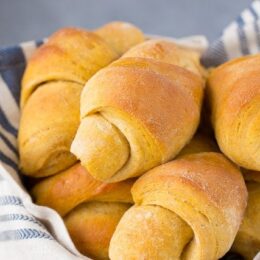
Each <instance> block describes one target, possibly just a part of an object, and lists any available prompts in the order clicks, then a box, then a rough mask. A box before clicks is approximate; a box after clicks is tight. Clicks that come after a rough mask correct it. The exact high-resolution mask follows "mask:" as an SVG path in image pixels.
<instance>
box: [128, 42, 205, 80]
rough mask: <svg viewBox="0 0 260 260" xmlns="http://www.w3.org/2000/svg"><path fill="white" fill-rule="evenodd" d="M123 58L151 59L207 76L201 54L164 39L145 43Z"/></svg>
mask: <svg viewBox="0 0 260 260" xmlns="http://www.w3.org/2000/svg"><path fill="white" fill-rule="evenodd" d="M123 57H139V58H150V59H155V60H159V61H162V62H166V63H170V64H174V65H177V66H179V67H182V68H185V69H187V70H189V71H191V72H193V73H195V74H197V75H199V76H204V75H205V73H206V72H205V69H204V68H203V67H202V66H201V64H200V54H199V53H198V52H196V51H193V50H191V49H188V48H185V47H182V46H179V45H176V43H173V42H170V41H166V40H163V39H155V40H149V41H145V42H143V43H140V44H138V45H137V46H135V47H133V48H131V49H130V50H129V51H127V52H126V53H125V54H124V55H123Z"/></svg>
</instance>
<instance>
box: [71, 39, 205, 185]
mask: <svg viewBox="0 0 260 260" xmlns="http://www.w3.org/2000/svg"><path fill="white" fill-rule="evenodd" d="M161 42H162V43H163V42H164V41H161ZM161 42H159V43H158V42H155V43H153V45H154V49H153V48H151V43H150V42H149V41H147V42H146V43H145V44H142V45H141V47H139V46H137V47H136V48H138V49H137V50H138V51H137V54H136V55H137V56H138V53H139V52H141V50H142V49H143V51H145V50H146V48H147V53H146V55H145V57H144V58H142V57H141V58H138V57H128V56H132V55H131V53H133V56H135V51H134V49H132V50H130V54H129V55H128V54H126V55H125V56H126V57H123V58H121V59H119V60H117V61H116V62H113V63H112V64H111V65H110V66H108V67H107V68H105V69H103V70H100V71H99V72H98V73H96V74H95V75H94V76H93V77H92V78H91V80H89V81H88V82H87V84H86V86H85V88H84V90H83V92H82V95H81V105H80V106H81V108H80V113H81V123H80V126H79V128H78V130H77V134H76V136H75V138H74V140H73V143H72V146H71V152H72V153H73V154H75V155H76V156H77V158H78V159H79V160H80V161H81V163H82V165H83V166H84V167H85V168H86V169H88V171H89V173H90V174H91V175H93V176H94V178H96V179H99V180H102V181H105V182H117V181H121V180H124V179H127V178H130V177H135V176H139V175H141V174H143V173H144V172H145V171H147V170H149V169H150V168H152V167H155V166H157V165H159V164H161V163H163V162H166V161H169V160H170V159H172V158H174V157H175V156H176V155H177V154H178V152H179V151H180V150H181V149H182V148H183V146H184V145H185V144H186V143H188V142H189V141H190V139H191V138H192V136H193V134H194V133H195V131H196V129H197V126H198V123H199V118H200V109H201V103H202V97H203V87H204V81H203V79H202V76H200V75H198V74H195V73H193V72H192V70H189V69H187V67H185V68H182V67H180V66H176V65H174V63H175V60H176V58H175V56H178V55H177V54H176V55H172V57H174V58H173V59H172V60H171V61H172V64H170V61H169V62H164V59H165V58H164V56H165V55H163V56H162V61H161V60H160V56H158V57H157V56H156V55H155V54H154V52H156V50H157V49H158V46H161V48H162V50H163V51H165V52H166V53H171V52H178V47H176V45H174V44H173V43H166V44H162V43H161ZM169 45H171V46H172V48H170V47H169ZM159 51H160V53H161V49H160V48H159ZM182 51H183V50H181V52H182ZM149 53H151V55H150V57H149V58H148V56H149ZM185 59H187V57H186V56H185ZM177 60H178V59H177ZM176 63H177V65H181V64H180V62H179V60H178V62H176ZM190 63H192V61H190ZM185 64H186V62H185ZM194 67H196V66H195V65H194Z"/></svg>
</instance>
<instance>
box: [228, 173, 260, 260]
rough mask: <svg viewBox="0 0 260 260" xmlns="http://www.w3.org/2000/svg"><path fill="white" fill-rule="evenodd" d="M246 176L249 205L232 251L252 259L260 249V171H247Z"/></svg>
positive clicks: (248, 259) (249, 259)
mask: <svg viewBox="0 0 260 260" xmlns="http://www.w3.org/2000/svg"><path fill="white" fill-rule="evenodd" d="M244 176H245V178H246V181H247V182H246V185H247V189H248V205H247V209H246V213H245V216H244V219H243V222H242V224H241V226H240V228H239V231H238V233H237V236H236V239H235V241H234V244H233V246H232V251H235V252H237V253H239V254H241V255H243V256H244V257H245V259H247V260H251V259H253V258H254V257H255V256H256V255H257V253H258V252H259V251H260V173H259V172H247V173H245V174H244Z"/></svg>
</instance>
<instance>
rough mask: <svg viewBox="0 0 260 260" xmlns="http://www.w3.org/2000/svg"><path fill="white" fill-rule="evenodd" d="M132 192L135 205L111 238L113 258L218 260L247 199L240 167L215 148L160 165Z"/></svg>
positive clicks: (237, 227) (232, 238)
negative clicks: (214, 149) (214, 151)
mask: <svg viewBox="0 0 260 260" xmlns="http://www.w3.org/2000/svg"><path fill="white" fill-rule="evenodd" d="M220 180H221V185H219V182H220ZM131 192H132V195H133V199H134V202H135V205H134V206H133V207H131V208H130V209H129V210H128V211H126V213H125V214H124V216H123V217H122V218H121V220H120V221H119V224H118V226H117V228H116V231H115V233H114V234H113V236H112V239H111V242H110V247H109V257H110V259H112V260H116V259H140V258H142V259H194V260H197V259H200V260H209V259H212V260H213V259H219V258H221V257H222V256H223V255H224V254H225V253H226V252H227V251H228V250H229V249H230V247H231V245H232V243H233V241H234V239H235V236H236V233H237V231H238V229H239V225H240V223H241V221H242V218H243V214H244V211H245V208H246V203H247V190H246V186H245V183H244V180H243V177H242V174H241V173H240V172H239V170H238V168H237V167H236V166H235V165H233V164H232V163H231V162H230V161H229V160H227V159H226V158H225V157H224V156H223V155H221V154H220V153H212V152H210V153H197V154H190V155H185V156H183V157H181V158H179V159H176V160H174V161H172V162H169V163H167V164H164V165H161V166H158V167H156V168H154V169H152V170H150V171H149V172H147V173H146V174H144V175H143V176H142V177H140V178H139V179H138V180H137V181H136V183H135V184H134V186H133V188H132V191H131ZM132 245H134V246H132ZM173 249H174V250H173Z"/></svg>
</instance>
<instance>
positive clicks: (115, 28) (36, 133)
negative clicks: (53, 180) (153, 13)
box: [18, 22, 144, 177]
mask: <svg viewBox="0 0 260 260" xmlns="http://www.w3.org/2000/svg"><path fill="white" fill-rule="evenodd" d="M102 36H104V38H102ZM110 37H112V38H113V40H110ZM128 38H131V41H127V39H128ZM143 40H144V37H143V34H142V33H141V31H140V30H139V29H138V28H136V27H134V26H133V25H130V24H125V23H120V22H116V23H110V24H107V25H105V27H104V28H100V29H98V32H97V33H95V32H88V31H86V30H83V29H77V28H65V29H61V30H59V31H58V32H56V33H54V34H53V35H52V36H51V37H50V38H49V39H48V41H47V43H45V44H44V45H43V46H41V47H40V48H39V49H38V50H36V52H35V53H34V55H33V57H32V58H31V59H30V61H29V63H28V65H27V67H26V71H25V73H24V76H23V80H22V92H21V107H22V115H21V122H20V128H19V136H18V143H19V152H20V167H21V170H22V172H23V173H24V174H27V175H30V176H34V177H44V176H48V175H52V174H55V173H57V172H59V171H61V170H63V169H66V168H68V167H69V166H71V165H73V164H74V163H75V162H76V157H75V156H73V155H72V154H71V153H70V146H71V142H72V140H73V137H74V136H75V133H76V130H77V127H78V125H79V122H80V116H79V103H80V93H81V90H82V88H83V86H84V84H85V83H86V81H87V80H89V78H90V77H91V76H93V75H94V74H95V73H96V72H97V71H98V70H100V69H101V68H103V67H105V66H107V65H108V64H109V63H111V62H112V61H113V60H115V59H117V58H119V57H120V55H121V54H122V53H124V52H125V51H126V50H128V49H129V48H130V47H132V46H133V45H135V44H137V43H140V42H142V41H143Z"/></svg>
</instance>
